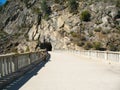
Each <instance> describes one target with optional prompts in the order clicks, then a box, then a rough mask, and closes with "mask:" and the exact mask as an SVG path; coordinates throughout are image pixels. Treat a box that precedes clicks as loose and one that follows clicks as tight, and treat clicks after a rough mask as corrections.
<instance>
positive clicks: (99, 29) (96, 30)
mask: <svg viewBox="0 0 120 90" xmlns="http://www.w3.org/2000/svg"><path fill="white" fill-rule="evenodd" d="M101 30H102V28H101V27H99V28H96V29H95V30H94V31H95V32H100V31H101Z"/></svg>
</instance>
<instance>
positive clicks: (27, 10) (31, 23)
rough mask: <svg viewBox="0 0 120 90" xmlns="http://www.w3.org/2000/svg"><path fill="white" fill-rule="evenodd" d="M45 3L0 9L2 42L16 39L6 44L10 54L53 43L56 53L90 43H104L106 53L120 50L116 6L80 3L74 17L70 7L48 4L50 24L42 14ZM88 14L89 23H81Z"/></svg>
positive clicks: (20, 1) (22, 2)
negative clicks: (85, 12) (111, 50)
mask: <svg viewBox="0 0 120 90" xmlns="http://www.w3.org/2000/svg"><path fill="white" fill-rule="evenodd" d="M41 1H42V0H17V1H16V0H8V1H7V2H6V4H5V5H4V6H2V7H0V32H1V33H4V35H3V36H4V37H3V36H1V37H0V38H7V37H9V36H12V37H9V39H6V40H7V41H6V42H7V43H3V46H4V48H6V46H7V47H8V48H10V50H6V51H7V52H8V51H9V52H11V51H20V52H25V51H34V50H39V48H40V45H41V43H44V42H47V43H51V45H52V49H75V50H80V49H84V47H85V46H86V43H89V42H90V43H91V44H92V45H93V44H94V42H95V43H96V42H100V43H101V45H102V48H105V49H109V48H111V45H112V44H113V43H115V45H114V46H113V47H118V48H119V47H120V44H119V43H120V35H119V34H120V33H119V29H120V28H119V27H120V26H119V25H120V22H119V19H120V8H119V7H116V5H115V4H114V3H112V2H111V3H110V2H106V3H105V2H102V1H100V2H96V1H93V2H91V4H90V1H89V0H88V1H85V2H80V1H79V8H78V12H77V13H76V14H73V13H70V12H69V9H68V7H67V4H62V5H60V4H56V3H54V2H52V1H47V4H48V5H49V7H50V8H51V10H52V11H51V14H50V15H49V19H48V20H46V19H44V18H43V17H44V16H41V14H43V13H40V12H41ZM85 10H87V11H89V12H90V14H91V18H90V21H89V22H85V21H82V20H81V19H80V16H81V13H82V12H83V11H85ZM0 35H1V34H0ZM3 46H1V47H3ZM94 47H96V46H93V47H92V49H94ZM118 48H114V49H115V50H118Z"/></svg>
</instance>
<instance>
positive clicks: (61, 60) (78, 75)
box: [20, 52, 120, 90]
mask: <svg viewBox="0 0 120 90" xmlns="http://www.w3.org/2000/svg"><path fill="white" fill-rule="evenodd" d="M20 90H120V65H115V64H107V63H104V62H101V61H97V60H90V59H87V58H85V57H80V56H79V55H75V54H71V53H66V52H51V59H50V61H49V62H48V63H47V64H46V65H45V67H43V68H42V69H41V70H40V71H39V72H38V74H37V75H35V76H33V77H32V78H31V79H30V80H29V81H28V82H27V83H26V84H24V85H23V86H22V87H21V88H20Z"/></svg>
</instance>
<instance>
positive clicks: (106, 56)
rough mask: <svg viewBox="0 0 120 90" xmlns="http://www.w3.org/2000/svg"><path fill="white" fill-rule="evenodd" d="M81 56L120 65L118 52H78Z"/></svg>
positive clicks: (119, 53)
mask: <svg viewBox="0 0 120 90" xmlns="http://www.w3.org/2000/svg"><path fill="white" fill-rule="evenodd" d="M79 52H80V54H81V55H84V56H88V57H89V58H96V59H102V60H106V61H112V62H119V63H120V52H112V51H92V50H90V51H89V50H88V51H87V50H83V51H79Z"/></svg>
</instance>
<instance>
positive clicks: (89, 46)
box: [84, 42, 92, 50]
mask: <svg viewBox="0 0 120 90" xmlns="http://www.w3.org/2000/svg"><path fill="white" fill-rule="evenodd" d="M91 48H92V44H91V43H90V42H86V43H85V45H84V49H85V50H90V49H91Z"/></svg>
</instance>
